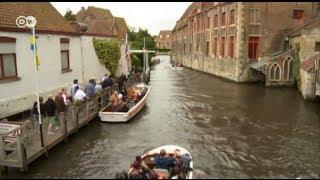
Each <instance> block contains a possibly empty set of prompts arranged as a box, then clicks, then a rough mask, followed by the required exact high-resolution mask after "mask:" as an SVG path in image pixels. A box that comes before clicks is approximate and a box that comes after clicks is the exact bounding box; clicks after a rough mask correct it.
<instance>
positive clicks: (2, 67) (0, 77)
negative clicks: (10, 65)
mask: <svg viewBox="0 0 320 180" xmlns="http://www.w3.org/2000/svg"><path fill="white" fill-rule="evenodd" d="M8 54H12V55H13V57H14V68H15V75H14V76H5V72H4V64H3V57H2V56H3V55H8ZM0 61H1V63H0V68H1V75H2V76H0V80H7V79H13V78H17V77H18V68H17V58H16V53H4V54H0Z"/></svg>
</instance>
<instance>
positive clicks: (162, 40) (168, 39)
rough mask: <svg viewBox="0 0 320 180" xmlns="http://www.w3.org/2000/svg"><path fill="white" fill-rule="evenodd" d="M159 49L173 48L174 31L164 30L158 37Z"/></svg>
mask: <svg viewBox="0 0 320 180" xmlns="http://www.w3.org/2000/svg"><path fill="white" fill-rule="evenodd" d="M156 43H157V49H171V48H172V31H171V30H162V31H160V32H159V35H158V36H157V38H156Z"/></svg>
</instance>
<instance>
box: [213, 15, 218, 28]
mask: <svg viewBox="0 0 320 180" xmlns="http://www.w3.org/2000/svg"><path fill="white" fill-rule="evenodd" d="M214 27H218V14H216V15H214Z"/></svg>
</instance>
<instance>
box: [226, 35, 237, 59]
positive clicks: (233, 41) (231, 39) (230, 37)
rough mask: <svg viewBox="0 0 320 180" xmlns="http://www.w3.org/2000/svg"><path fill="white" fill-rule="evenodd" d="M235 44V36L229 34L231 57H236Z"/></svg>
mask: <svg viewBox="0 0 320 180" xmlns="http://www.w3.org/2000/svg"><path fill="white" fill-rule="evenodd" d="M234 44H235V36H229V53H228V55H229V57H230V58H231V59H234V58H235V54H234Z"/></svg>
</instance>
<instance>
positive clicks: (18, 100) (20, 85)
mask: <svg viewBox="0 0 320 180" xmlns="http://www.w3.org/2000/svg"><path fill="white" fill-rule="evenodd" d="M0 36H6V37H13V38H16V61H17V74H18V77H20V78H21V79H20V80H18V81H13V82H6V83H1V82H0V118H3V117H7V116H10V115H13V114H16V113H20V112H22V111H25V110H28V109H31V108H32V106H33V102H35V101H36V95H35V81H34V61H33V52H32V51H31V50H30V41H29V40H30V36H31V33H11V32H2V31H0ZM37 36H38V38H37V46H38V54H39V58H40V69H39V74H38V77H39V78H38V80H39V81H38V82H39V92H40V95H41V96H43V97H44V100H46V97H47V96H48V95H49V94H52V95H54V96H55V95H56V93H57V92H58V90H59V89H61V88H62V87H66V88H67V90H69V85H71V84H72V82H73V80H74V79H78V80H79V82H80V84H83V83H85V84H87V82H88V80H89V79H90V78H92V77H95V78H96V79H97V81H101V79H102V77H103V76H104V74H106V73H109V71H108V70H107V68H105V66H104V65H102V64H100V62H99V59H98V57H97V55H96V53H95V50H94V47H93V43H92V37H90V36H81V37H80V36H64V35H51V36H50V38H49V37H48V35H47V34H37ZM63 37H64V38H69V39H70V46H69V58H70V69H72V71H71V72H66V73H63V72H61V57H60V38H63ZM81 45H82V46H83V47H82V48H81ZM83 81H84V82H83Z"/></svg>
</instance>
